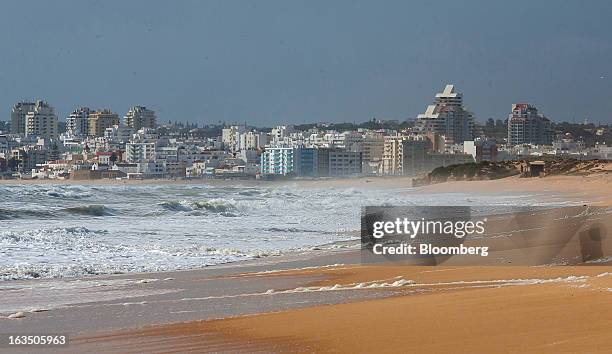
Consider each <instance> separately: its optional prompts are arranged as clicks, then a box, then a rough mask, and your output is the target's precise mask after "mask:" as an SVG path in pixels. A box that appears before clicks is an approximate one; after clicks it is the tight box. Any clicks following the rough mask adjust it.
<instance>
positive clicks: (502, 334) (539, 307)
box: [74, 266, 612, 353]
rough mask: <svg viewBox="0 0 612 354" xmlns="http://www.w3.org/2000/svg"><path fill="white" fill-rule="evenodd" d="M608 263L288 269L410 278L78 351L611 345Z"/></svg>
mask: <svg viewBox="0 0 612 354" xmlns="http://www.w3.org/2000/svg"><path fill="white" fill-rule="evenodd" d="M609 270H610V267H608V266H598V267H459V268H449V267H435V268H432V267H402V266H399V267H390V266H384V267H375V266H361V267H349V268H344V269H323V270H316V271H295V272H290V273H291V274H293V275H297V274H311V275H312V274H313V273H314V274H319V275H321V274H323V275H325V276H326V277H328V279H327V280H324V281H319V282H316V283H312V285H316V286H322V287H323V286H331V285H336V284H343V285H347V286H348V285H353V284H355V283H363V282H366V283H367V282H370V283H372V282H373V283H375V284H380V283H383V282H390V281H392V280H393V279H398V278H401V279H410V280H412V281H414V283H412V284H408V285H404V286H399V287H396V288H394V290H395V291H398V290H401V291H402V294H401V295H395V296H394V297H390V298H385V299H373V300H367V301H358V302H354V303H346V304H336V305H326V306H318V307H309V308H304V309H294V310H289V311H283V312H277V313H270V314H262V315H255V316H242V317H237V318H229V319H223V320H212V321H198V322H191V323H182V324H173V325H166V326H157V327H148V328H143V329H139V330H133V331H125V332H115V333H112V334H109V335H102V336H94V337H84V338H80V339H78V340H77V344H76V345H75V346H74V349H81V348H83V349H85V348H87V349H95V350H102V351H119V352H130V351H132V352H137V351H142V352H173V351H176V352H185V351H195V352H214V351H228V350H229V351H237V352H253V351H263V352H271V351H272V352H296V351H297V352H311V351H323V352H328V351H334V352H347V353H348V352H351V353H355V352H364V353H365V352H415V353H424V352H432V353H448V352H465V353H492V352H533V353H558V352H589V353H594V352H602V353H603V352H609V350H610V345H611V344H612V334H611V333H610V331H609V328H610V325H612V318H611V317H610V316H609V314H610V313H612V301H611V300H612V291H611V290H612V274H610V273H607V271H609ZM286 275H287V274H286ZM276 276H280V274H277V275H276ZM336 291H337V292H341V291H343V290H336ZM363 291H367V290H363Z"/></svg>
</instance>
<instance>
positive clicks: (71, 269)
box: [0, 183, 537, 280]
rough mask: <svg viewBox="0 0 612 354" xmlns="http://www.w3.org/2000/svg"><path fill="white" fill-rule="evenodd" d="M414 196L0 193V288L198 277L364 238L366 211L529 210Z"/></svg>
mask: <svg viewBox="0 0 612 354" xmlns="http://www.w3.org/2000/svg"><path fill="white" fill-rule="evenodd" d="M535 199H537V198H536V197H534V196H529V195H525V196H516V195H514V196H485V195H483V196H480V197H479V196H477V195H474V194H469V195H468V194H464V193H445V194H436V195H431V194H423V193H413V190H412V189H411V188H399V189H398V188H379V189H377V188H366V189H356V188H348V187H347V188H340V187H335V188H328V187H326V188H312V187H308V188H306V187H300V186H299V184H297V183H296V184H292V183H287V184H284V185H280V186H279V185H270V186H266V185H265V184H262V185H258V186H247V185H243V186H241V185H240V184H236V185H230V186H209V185H204V184H201V185H200V184H198V185H190V184H183V185H180V184H172V185H51V184H41V185H3V186H0V280H13V279H31V278H52V277H66V276H83V275H88V274H116V273H126V272H149V271H169V270H179V269H194V268H200V267H204V266H209V265H215V264H221V263H228V262H235V261H239V260H245V259H252V258H256V257H267V256H273V255H278V254H281V253H284V252H288V251H307V250H309V249H311V248H313V247H315V246H320V245H330V244H334V243H336V242H338V241H344V240H350V239H355V238H357V237H358V236H359V233H358V230H359V227H360V225H359V224H360V212H361V207H362V206H366V205H483V204H484V205H495V204H508V203H510V204H525V203H529V202H531V201H533V200H535Z"/></svg>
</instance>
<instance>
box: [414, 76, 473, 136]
mask: <svg viewBox="0 0 612 354" xmlns="http://www.w3.org/2000/svg"><path fill="white" fill-rule="evenodd" d="M416 128H417V130H418V131H419V132H420V133H421V134H428V133H437V134H440V135H444V136H446V138H447V142H448V143H449V144H461V143H463V142H464V141H466V140H472V139H473V138H474V117H473V115H472V113H470V112H468V111H467V110H465V108H464V107H463V94H462V93H459V92H455V86H454V85H446V87H445V88H444V91H442V92H441V93H437V94H436V98H435V101H434V104H433V105H429V106H427V109H426V110H425V113H422V114H419V115H418V116H417V120H416Z"/></svg>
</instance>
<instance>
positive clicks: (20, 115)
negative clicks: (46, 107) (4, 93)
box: [11, 101, 36, 135]
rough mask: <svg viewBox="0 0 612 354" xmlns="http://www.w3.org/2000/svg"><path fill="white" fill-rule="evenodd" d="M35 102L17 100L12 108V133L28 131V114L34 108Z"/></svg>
mask: <svg viewBox="0 0 612 354" xmlns="http://www.w3.org/2000/svg"><path fill="white" fill-rule="evenodd" d="M35 105H36V103H34V102H27V101H22V102H17V104H15V105H14V106H13V108H11V134H22V135H23V134H25V131H26V124H25V120H26V118H25V117H26V114H28V112H31V111H33V110H34V106H35Z"/></svg>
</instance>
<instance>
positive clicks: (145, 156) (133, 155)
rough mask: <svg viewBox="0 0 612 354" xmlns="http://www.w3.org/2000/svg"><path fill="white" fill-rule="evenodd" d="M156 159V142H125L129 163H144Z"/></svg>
mask: <svg viewBox="0 0 612 354" xmlns="http://www.w3.org/2000/svg"><path fill="white" fill-rule="evenodd" d="M154 160H155V143H127V144H125V161H126V162H127V163H144V162H151V161H154Z"/></svg>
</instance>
